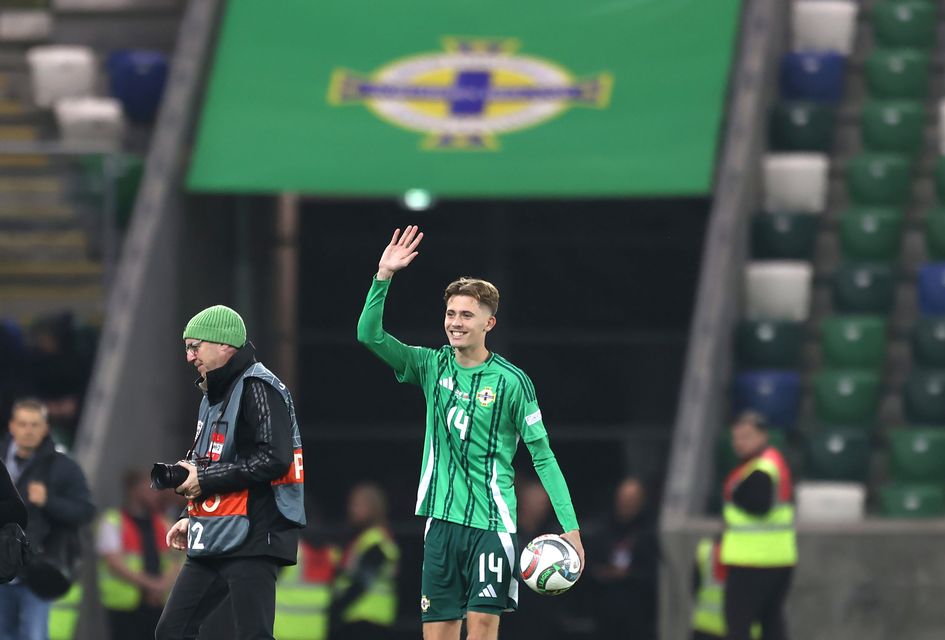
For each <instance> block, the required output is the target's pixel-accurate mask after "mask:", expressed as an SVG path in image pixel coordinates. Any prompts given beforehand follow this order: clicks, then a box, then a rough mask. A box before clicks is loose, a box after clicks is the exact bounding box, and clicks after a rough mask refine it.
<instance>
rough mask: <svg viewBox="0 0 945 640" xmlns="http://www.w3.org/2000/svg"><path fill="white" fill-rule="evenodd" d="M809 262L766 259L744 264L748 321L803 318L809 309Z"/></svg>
mask: <svg viewBox="0 0 945 640" xmlns="http://www.w3.org/2000/svg"><path fill="white" fill-rule="evenodd" d="M811 275H812V267H811V264H810V263H809V262H800V261H796V262H795V261H786V260H785V261H765V262H750V263H748V264H747V265H746V266H745V280H746V283H745V292H746V293H745V306H746V313H745V317H746V318H747V319H749V320H794V321H800V320H806V319H807V315H808V313H809V311H810V289H811Z"/></svg>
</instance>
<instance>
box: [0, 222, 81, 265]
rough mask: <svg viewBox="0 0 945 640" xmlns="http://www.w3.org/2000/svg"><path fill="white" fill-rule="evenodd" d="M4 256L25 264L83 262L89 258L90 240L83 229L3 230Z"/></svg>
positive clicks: (0, 237) (0, 247) (0, 249)
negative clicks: (49, 261) (48, 261)
mask: <svg viewBox="0 0 945 640" xmlns="http://www.w3.org/2000/svg"><path fill="white" fill-rule="evenodd" d="M0 255H2V256H3V259H4V260H10V259H19V260H22V261H24V262H34V263H35V262H39V261H47V260H51V261H81V260H83V259H84V258H86V257H87V256H88V238H87V237H86V235H85V233H83V232H82V231H81V230H79V229H67V230H61V231H59V230H57V231H3V230H0Z"/></svg>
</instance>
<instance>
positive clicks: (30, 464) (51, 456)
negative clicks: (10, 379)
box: [0, 399, 95, 640]
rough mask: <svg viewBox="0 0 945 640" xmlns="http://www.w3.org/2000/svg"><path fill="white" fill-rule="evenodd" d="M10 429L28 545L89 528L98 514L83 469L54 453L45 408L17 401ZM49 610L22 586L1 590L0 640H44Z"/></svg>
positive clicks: (8, 457) (9, 448)
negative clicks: (26, 516)
mask: <svg viewBox="0 0 945 640" xmlns="http://www.w3.org/2000/svg"><path fill="white" fill-rule="evenodd" d="M9 427H10V435H9V436H8V437H7V438H6V440H4V442H3V445H2V448H0V452H2V457H3V460H4V463H5V464H6V466H7V469H8V470H9V472H10V477H11V478H12V479H13V482H14V484H15V485H16V488H17V490H18V491H19V493H20V495H21V496H23V498H24V499H25V502H26V509H27V512H28V514H29V526H28V527H27V530H26V533H27V536H28V538H29V540H30V544H31V546H32V547H33V548H34V549H36V550H39V549H42V548H43V545H44V543H45V541H46V540H47V539H48V537H49V536H50V534H51V533H53V532H54V531H56V530H58V529H60V528H63V529H78V528H79V527H81V526H82V525H84V524H87V523H89V522H91V521H92V518H93V517H94V516H95V508H94V506H93V505H92V499H91V495H90V494H89V489H88V486H87V484H86V482H85V475H84V474H83V473H82V470H81V469H80V468H79V465H77V464H76V463H75V462H74V461H73V460H72V459H71V458H69V457H68V456H66V455H65V454H62V453H59V452H58V451H56V447H55V444H54V443H53V440H52V438H51V437H50V436H49V423H48V421H47V413H46V406H45V405H44V404H42V403H41V402H39V401H38V400H33V399H26V400H18V401H17V402H15V403H14V404H13V415H12V417H11V418H10V425H9ZM49 607H50V603H49V601H47V600H43V599H41V598H40V597H39V596H37V595H36V594H35V593H33V591H32V590H31V589H30V588H29V587H27V586H26V585H25V584H23V583H22V582H20V581H19V580H14V581H13V582H11V583H10V584H6V585H0V638H17V639H18V640H46V637H47V626H48V621H49Z"/></svg>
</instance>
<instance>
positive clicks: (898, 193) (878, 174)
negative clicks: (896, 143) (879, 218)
mask: <svg viewBox="0 0 945 640" xmlns="http://www.w3.org/2000/svg"><path fill="white" fill-rule="evenodd" d="M911 178H912V166H911V163H910V162H909V159H908V158H907V157H906V156H903V155H900V154H894V153H861V154H859V155H856V156H853V157H852V158H850V163H849V165H848V167H847V186H848V188H849V191H850V198H851V200H852V201H853V202H854V203H856V204H860V205H880V206H882V205H885V206H902V205H903V204H905V203H906V201H907V200H908V199H909V196H910V194H911V190H910V189H911Z"/></svg>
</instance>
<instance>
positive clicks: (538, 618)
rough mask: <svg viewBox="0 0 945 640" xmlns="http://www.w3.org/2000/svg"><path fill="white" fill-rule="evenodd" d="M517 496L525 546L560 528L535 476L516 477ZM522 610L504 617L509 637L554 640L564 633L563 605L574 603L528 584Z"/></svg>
mask: <svg viewBox="0 0 945 640" xmlns="http://www.w3.org/2000/svg"><path fill="white" fill-rule="evenodd" d="M515 494H516V495H517V496H518V536H519V538H518V540H519V544H520V545H521V546H522V548H524V546H525V545H526V544H528V543H529V542H530V541H531V540H533V539H534V538H536V537H537V536H540V535H542V534H545V533H553V532H555V531H557V530H558V523H557V521H556V520H555V517H554V512H553V511H552V509H551V500H549V499H548V493H547V492H546V491H545V488H544V487H543V486H542V485H541V482H539V481H538V480H537V479H535V478H526V479H521V480H518V479H517V480H516V487H515ZM518 599H519V609H518V611H516V612H515V615H514V616H506V617H505V619H503V620H502V633H503V635H504V636H505V637H508V638H542V639H543V640H555V639H556V638H558V637H559V636H560V635H561V631H562V629H561V623H562V617H563V616H562V607H569V606H570V605H572V604H573V600H572V599H570V598H569V599H562V598H551V597H549V596H542V595H539V594H537V593H535V592H534V591H532V590H531V589H529V588H528V587H524V588H522V589H519V592H518Z"/></svg>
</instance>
